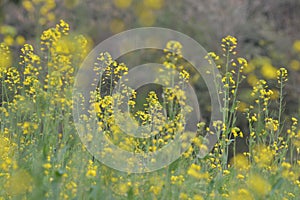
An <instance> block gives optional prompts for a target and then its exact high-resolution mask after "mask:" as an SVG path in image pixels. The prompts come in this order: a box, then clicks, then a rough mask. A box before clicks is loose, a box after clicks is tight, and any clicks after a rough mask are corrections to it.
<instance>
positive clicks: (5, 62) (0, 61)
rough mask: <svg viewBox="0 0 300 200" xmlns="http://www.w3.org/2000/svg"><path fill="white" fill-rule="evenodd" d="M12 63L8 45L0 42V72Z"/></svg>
mask: <svg viewBox="0 0 300 200" xmlns="http://www.w3.org/2000/svg"><path fill="white" fill-rule="evenodd" d="M11 64H12V55H11V52H10V50H9V48H8V46H7V45H6V44H4V43H0V72H2V71H4V70H5V69H6V68H8V67H10V66H11Z"/></svg>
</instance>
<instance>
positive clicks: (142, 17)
mask: <svg viewBox="0 0 300 200" xmlns="http://www.w3.org/2000/svg"><path fill="white" fill-rule="evenodd" d="M138 21H139V23H140V24H141V25H142V26H152V25H153V24H154V23H155V21H156V16H155V14H154V13H153V11H152V10H144V11H143V12H140V13H139V15H138Z"/></svg>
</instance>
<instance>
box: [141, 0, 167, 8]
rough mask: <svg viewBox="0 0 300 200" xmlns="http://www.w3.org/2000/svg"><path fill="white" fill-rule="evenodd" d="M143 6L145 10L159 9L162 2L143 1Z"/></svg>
mask: <svg viewBox="0 0 300 200" xmlns="http://www.w3.org/2000/svg"><path fill="white" fill-rule="evenodd" d="M144 5H145V7H147V8H152V9H161V8H162V7H163V5H164V0H144Z"/></svg>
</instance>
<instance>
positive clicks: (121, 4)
mask: <svg viewBox="0 0 300 200" xmlns="http://www.w3.org/2000/svg"><path fill="white" fill-rule="evenodd" d="M113 2H114V4H115V6H116V7H118V8H121V9H126V8H128V7H129V6H130V5H131V3H132V0H113Z"/></svg>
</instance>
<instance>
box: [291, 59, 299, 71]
mask: <svg viewBox="0 0 300 200" xmlns="http://www.w3.org/2000/svg"><path fill="white" fill-rule="evenodd" d="M289 67H290V68H291V69H292V70H295V71H298V70H300V62H299V61H298V60H292V61H291V62H290V64H289Z"/></svg>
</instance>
